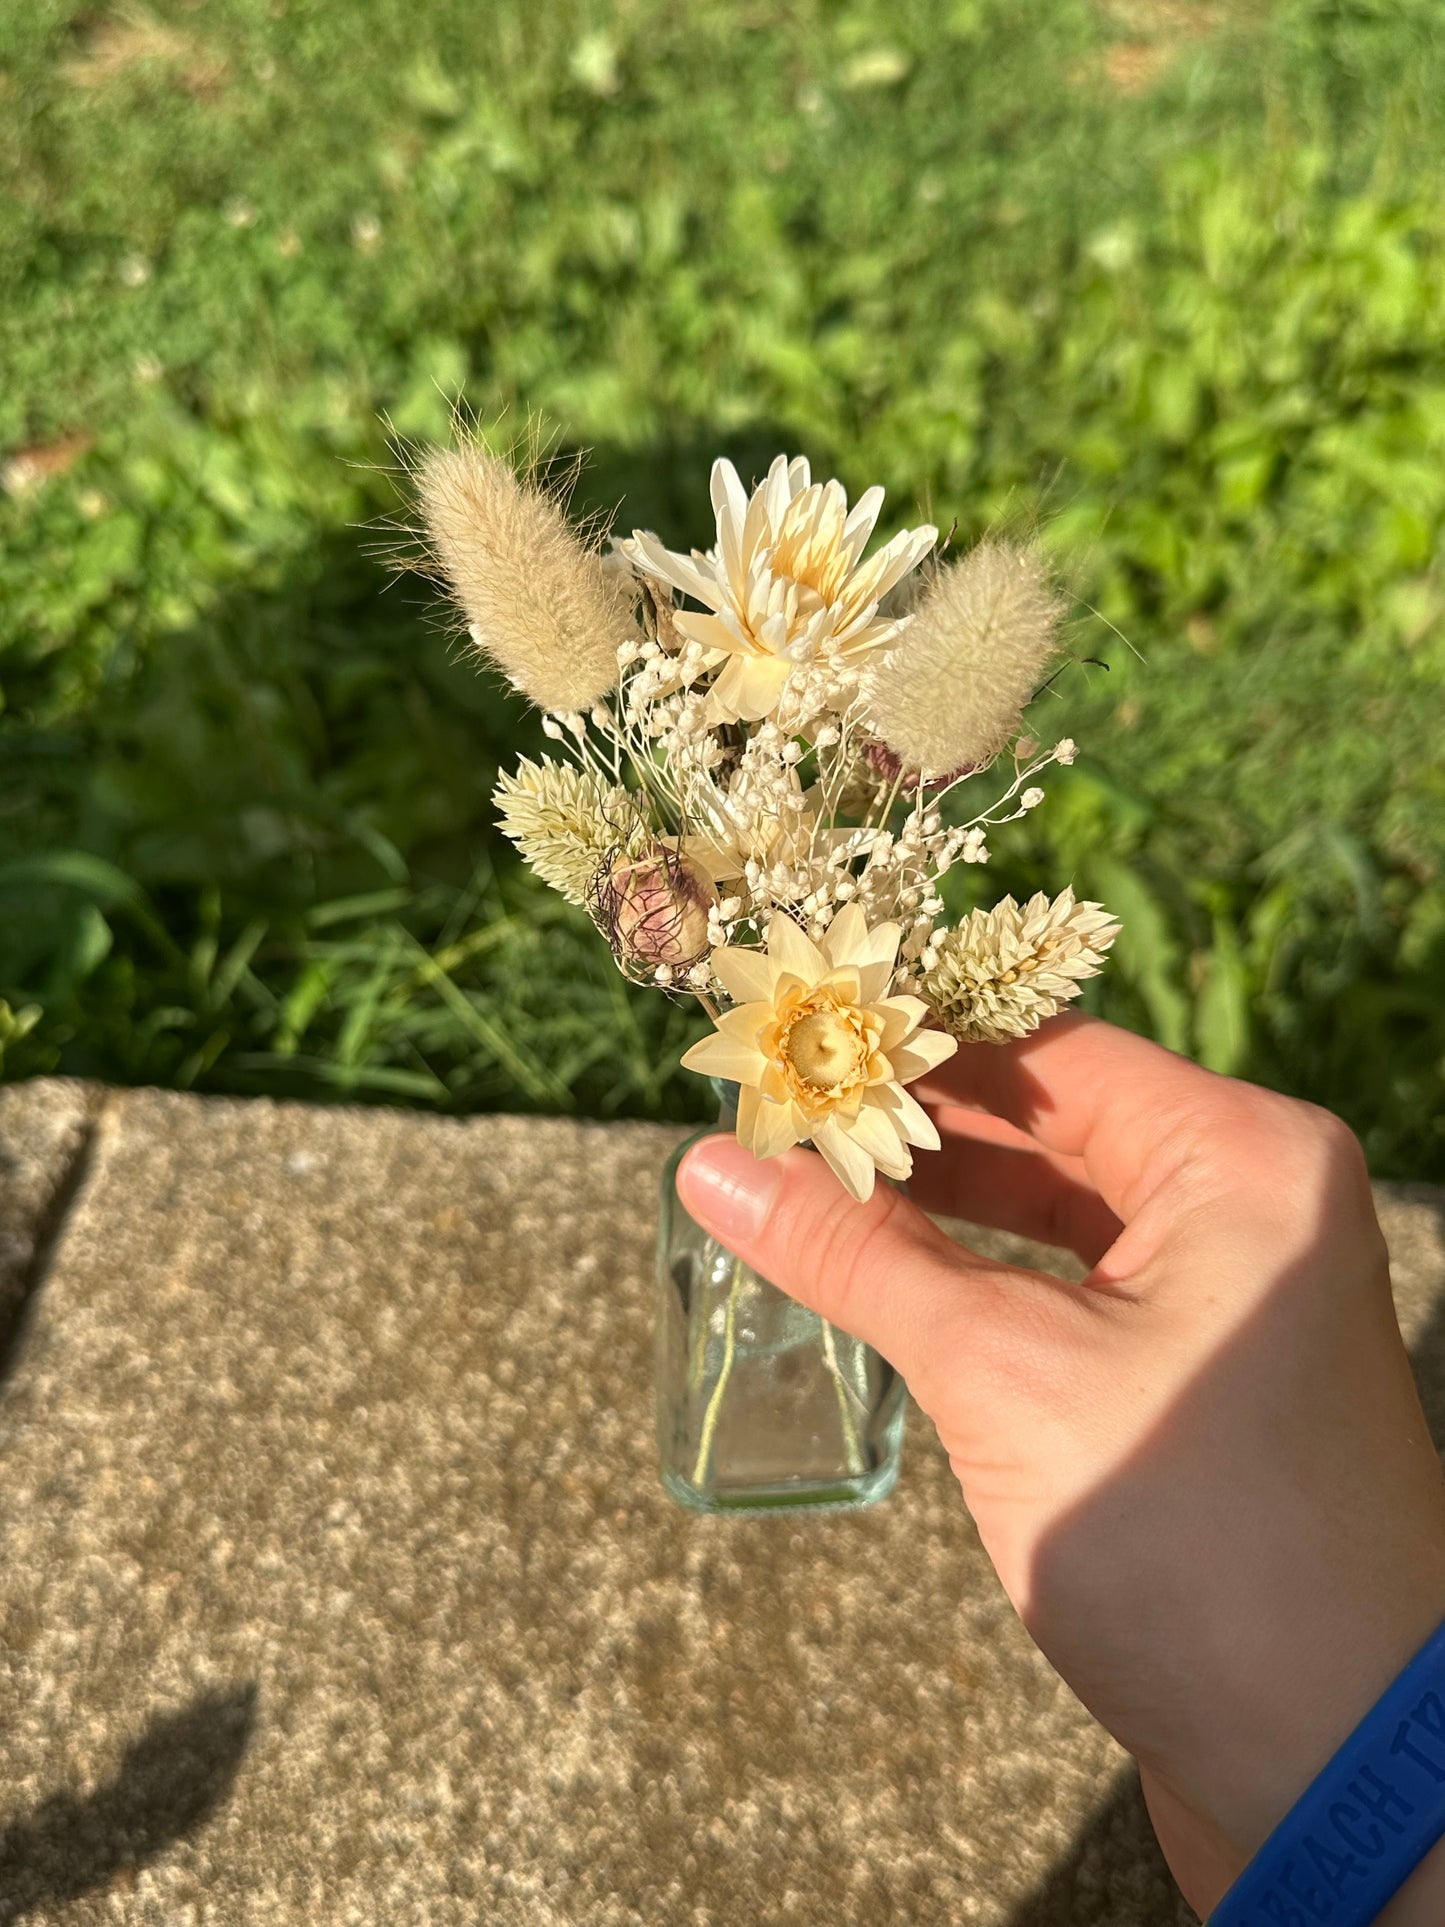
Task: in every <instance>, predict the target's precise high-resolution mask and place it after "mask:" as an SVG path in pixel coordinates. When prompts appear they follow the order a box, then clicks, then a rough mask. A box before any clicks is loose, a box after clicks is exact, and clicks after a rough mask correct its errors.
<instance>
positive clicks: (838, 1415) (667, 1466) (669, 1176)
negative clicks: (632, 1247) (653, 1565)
mask: <svg viewBox="0 0 1445 1927" xmlns="http://www.w3.org/2000/svg"><path fill="white" fill-rule="evenodd" d="M720 1100H721V1115H720V1117H719V1120H718V1123H717V1124H716V1125H713V1126H711V1127H709V1129H708V1130H703V1131H699V1132H697V1133H696V1135H695V1136H693V1137H691V1138H689V1139H688V1141H687V1143H686V1144H684V1145H682V1146H680V1147H679V1149H678V1150H677V1152H676V1153H675V1154H674V1156H673V1157H672V1158H671V1159H670V1160H669V1162H668V1165H667V1168H666V1170H665V1171H664V1172H663V1176H662V1213H661V1218H660V1221H659V1224H658V1234H657V1288H658V1307H657V1313H658V1315H657V1439H658V1449H659V1452H660V1455H661V1461H662V1482H663V1484H664V1485H665V1486H666V1488H667V1490H668V1491H669V1492H670V1493H671V1494H672V1496H673V1498H675V1499H676V1500H678V1502H679V1503H680V1504H682V1505H685V1506H688V1507H689V1508H691V1509H692V1510H693V1511H695V1512H761V1511H770V1510H773V1509H774V1508H776V1507H782V1506H830V1507H831V1506H844V1507H848V1506H865V1505H872V1504H873V1503H875V1501H877V1500H879V1499H881V1498H883V1497H885V1496H886V1494H887V1493H889V1492H890V1491H891V1490H892V1488H893V1484H894V1481H895V1480H896V1479H897V1477H898V1459H899V1453H900V1450H901V1448H902V1444H903V1400H904V1386H903V1381H902V1379H901V1378H900V1377H899V1376H898V1374H897V1372H895V1371H894V1369H893V1367H892V1366H891V1365H890V1364H889V1363H888V1362H887V1360H886V1359H883V1358H881V1357H880V1356H879V1355H878V1353H877V1352H875V1351H874V1350H873V1349H872V1347H871V1346H868V1345H864V1344H861V1343H860V1342H859V1340H857V1339H856V1338H850V1337H849V1336H848V1335H847V1333H846V1332H841V1331H838V1330H837V1329H836V1328H835V1327H834V1326H832V1325H830V1324H828V1323H827V1321H826V1320H824V1319H822V1318H820V1317H819V1316H818V1314H817V1313H816V1312H813V1311H809V1310H807V1309H806V1308H805V1307H804V1306H802V1305H800V1304H798V1303H797V1301H796V1300H795V1299H792V1298H789V1297H788V1296H787V1294H786V1293H785V1292H782V1291H779V1290H778V1288H777V1286H776V1285H771V1284H769V1283H768V1281H767V1279H766V1278H760V1277H759V1276H758V1274H757V1272H755V1271H754V1270H752V1268H751V1267H750V1266H748V1265H745V1264H744V1263H743V1262H742V1260H741V1259H740V1258H735V1257H734V1256H733V1254H732V1253H731V1252H730V1251H728V1250H727V1249H726V1248H725V1247H724V1246H723V1245H721V1244H719V1243H718V1241H717V1239H716V1238H714V1237H712V1236H711V1235H710V1234H709V1233H708V1232H706V1231H704V1230H703V1228H702V1227H701V1225H699V1224H698V1223H696V1221H695V1220H694V1219H693V1218H691V1217H690V1216H689V1215H688V1213H687V1211H686V1209H685V1208H684V1206H683V1203H682V1200H681V1198H680V1197H679V1196H678V1192H677V1167H678V1165H679V1164H680V1163H681V1162H682V1158H683V1154H684V1153H685V1152H686V1151H687V1150H688V1149H689V1148H690V1146H691V1145H693V1144H696V1143H697V1142H698V1140H699V1139H700V1138H704V1137H707V1136H709V1135H710V1134H711V1133H712V1132H714V1131H717V1132H728V1133H731V1132H732V1131H733V1130H734V1129H735V1128H736V1122H737V1110H736V1103H737V1093H736V1088H735V1087H731V1086H727V1085H724V1086H722V1087H721V1089H720Z"/></svg>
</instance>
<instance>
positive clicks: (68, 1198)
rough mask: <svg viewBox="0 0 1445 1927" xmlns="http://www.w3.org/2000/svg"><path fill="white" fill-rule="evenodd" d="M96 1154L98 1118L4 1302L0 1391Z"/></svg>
mask: <svg viewBox="0 0 1445 1927" xmlns="http://www.w3.org/2000/svg"><path fill="white" fill-rule="evenodd" d="M94 1154H95V1119H94V1118H93V1117H91V1118H88V1119H87V1120H86V1122H85V1123H84V1124H83V1125H82V1126H81V1135H80V1141H79V1144H78V1145H77V1147H76V1151H75V1154H74V1156H73V1157H72V1158H71V1160H70V1163H69V1165H68V1166H67V1168H66V1170H65V1172H64V1174H63V1176H62V1177H61V1179H60V1182H59V1183H58V1184H57V1185H56V1187H55V1189H54V1191H53V1192H52V1193H51V1195H50V1197H49V1199H48V1201H47V1202H46V1206H45V1210H44V1212H43V1213H42V1215H41V1218H40V1221H39V1223H38V1224H37V1225H36V1227H35V1236H34V1241H33V1243H32V1246H31V1252H30V1259H29V1262H28V1263H27V1264H26V1265H25V1267H24V1269H23V1270H22V1272H21V1274H20V1276H19V1278H18V1279H17V1280H15V1282H14V1284H13V1286H12V1287H11V1289H10V1290H8V1291H7V1292H6V1293H5V1295H4V1297H3V1299H0V1388H3V1387H4V1386H5V1384H6V1382H7V1381H8V1379H9V1378H10V1375H11V1373H12V1372H13V1371H14V1369H15V1365H16V1362H17V1360H18V1359H19V1356H20V1352H21V1349H22V1347H23V1345H24V1342H25V1332H26V1328H27V1326H28V1324H29V1322H30V1317H31V1314H32V1312H33V1310H34V1306H35V1300H36V1296H37V1294H38V1293H39V1290H40V1287H41V1286H42V1285H43V1284H44V1282H45V1279H46V1277H47V1275H48V1274H49V1271H50V1267H51V1264H52V1262H53V1261H54V1258H55V1252H56V1248H57V1246H58V1245H59V1243H60V1240H61V1237H62V1236H63V1235H64V1231H65V1224H66V1219H67V1218H68V1217H69V1215H70V1207H71V1206H72V1205H73V1204H74V1202H75V1200H76V1198H77V1197H78V1196H79V1194H80V1190H81V1187H82V1186H83V1185H84V1183H85V1180H86V1178H87V1177H88V1175H89V1173H90V1167H91V1163H92V1161H93V1158H94ZM4 1177H5V1172H4V1169H3V1167H0V1183H3V1181H4Z"/></svg>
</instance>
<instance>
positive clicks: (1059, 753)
mask: <svg viewBox="0 0 1445 1927" xmlns="http://www.w3.org/2000/svg"><path fill="white" fill-rule="evenodd" d="M1078 753H1079V746H1078V744H1077V743H1076V742H1075V741H1074V739H1073V737H1072V736H1061V737H1060V738H1059V740H1058V742H1056V743H1055V744H1054V761H1055V762H1056V763H1072V762H1073V760H1074V758H1075V757H1076V756H1077V755H1078Z"/></svg>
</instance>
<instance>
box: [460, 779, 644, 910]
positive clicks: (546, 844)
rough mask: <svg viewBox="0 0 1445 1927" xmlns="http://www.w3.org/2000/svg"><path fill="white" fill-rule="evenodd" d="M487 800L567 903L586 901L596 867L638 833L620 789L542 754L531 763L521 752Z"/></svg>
mask: <svg viewBox="0 0 1445 1927" xmlns="http://www.w3.org/2000/svg"><path fill="white" fill-rule="evenodd" d="M492 801H493V802H494V803H495V804H496V806H497V812H498V815H499V816H500V818H501V824H502V829H503V831H504V832H505V834H506V835H507V836H509V837H510V838H511V839H512V841H513V842H514V843H515V844H516V846H517V848H518V849H519V850H520V851H521V852H522V855H523V856H524V857H525V858H526V859H527V861H528V863H530V864H531V866H532V868H533V869H534V870H535V871H536V872H537V875H538V876H539V877H541V879H542V881H543V882H544V883H549V884H551V886H552V888H553V889H554V890H560V891H561V893H562V895H563V896H564V897H566V899H567V901H568V902H569V903H586V901H587V893H588V890H589V888H590V886H591V884H592V882H593V880H594V878H595V877H596V876H597V873H598V872H599V870H601V869H602V868H603V866H604V865H605V864H607V863H610V862H611V861H612V860H613V859H614V858H615V857H616V855H617V852H618V849H619V847H622V848H625V847H627V845H628V843H629V840H630V839H632V838H634V837H635V836H636V834H637V828H636V810H635V807H634V805H633V802H632V799H631V797H630V796H629V795H628V793H627V791H626V790H625V789H621V788H619V787H613V786H611V785H609V784H606V783H604V782H603V781H602V780H601V778H600V777H597V776H594V775H593V774H592V772H591V770H580V769H574V768H573V767H572V766H571V765H570V764H568V763H553V762H550V761H549V760H548V759H547V758H546V757H543V759H542V761H541V762H540V763H532V762H529V761H528V760H527V758H526V757H525V756H524V757H523V758H522V759H521V761H520V762H519V763H518V765H517V770H516V774H515V775H511V776H509V775H507V774H506V773H505V772H503V774H502V778H501V780H500V782H499V783H498V784H497V787H496V789H495V791H494V792H493V795H492Z"/></svg>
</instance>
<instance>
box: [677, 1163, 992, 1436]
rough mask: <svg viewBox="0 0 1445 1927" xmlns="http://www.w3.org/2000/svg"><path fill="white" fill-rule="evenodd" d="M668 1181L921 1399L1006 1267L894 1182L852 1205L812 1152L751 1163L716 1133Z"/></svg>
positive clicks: (776, 1280) (707, 1221) (732, 1246)
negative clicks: (963, 1240)
mask: <svg viewBox="0 0 1445 1927" xmlns="http://www.w3.org/2000/svg"><path fill="white" fill-rule="evenodd" d="M677 1188H678V1191H679V1193H680V1194H681V1197H682V1201H683V1204H684V1205H685V1206H686V1207H687V1209H688V1211H689V1212H690V1213H691V1214H692V1216H693V1217H694V1218H695V1219H696V1220H697V1222H698V1223H699V1224H700V1225H702V1226H703V1228H704V1229H705V1230H707V1231H710V1232H712V1234H713V1235H714V1237H716V1238H718V1239H720V1240H721V1242H722V1243H723V1244H725V1245H726V1246H727V1247H728V1249H729V1250H730V1251H731V1252H733V1253H734V1254H735V1255H736V1256H737V1257H739V1258H741V1259H743V1261H744V1262H745V1263H746V1264H749V1265H751V1266H752V1267H753V1269H754V1270H755V1271H757V1272H759V1273H760V1274H761V1275H762V1276H763V1277H764V1278H767V1279H769V1280H770V1281H771V1282H772V1283H773V1284H775V1285H777V1286H778V1287H779V1288H780V1289H781V1290H783V1291H785V1292H787V1293H788V1295H789V1296H790V1297H793V1298H796V1299H797V1300H798V1301H799V1302H800V1303H801V1304H804V1305H807V1306H808V1307H809V1308H810V1309H811V1310H813V1311H816V1312H818V1313H819V1314H820V1315H821V1316H822V1317H824V1318H826V1319H827V1320H828V1322H829V1323H830V1324H833V1325H837V1326H838V1328H839V1329H840V1330H841V1331H846V1332H851V1333H852V1335H853V1336H854V1337H855V1338H861V1339H862V1340H863V1341H864V1342H865V1343H866V1344H869V1345H871V1346H872V1347H873V1348H874V1350H875V1351H878V1352H881V1353H882V1354H883V1356H884V1357H885V1358H886V1359H888V1360H889V1362H890V1363H891V1364H892V1365H894V1366H895V1367H896V1368H897V1370H898V1371H900V1372H901V1373H902V1374H903V1376H904V1378H905V1379H907V1381H908V1383H909V1385H910V1386H911V1387H912V1389H913V1392H914V1395H915V1397H917V1398H919V1399H920V1401H921V1402H922V1403H923V1404H924V1405H925V1406H927V1405H928V1402H929V1401H928V1396H927V1391H926V1386H927V1382H928V1380H929V1379H930V1377H933V1378H937V1376H938V1374H939V1373H940V1371H941V1370H946V1369H947V1365H948V1362H949V1360H950V1359H953V1360H956V1359H957V1357H958V1355H959V1349H958V1347H957V1346H955V1345H954V1344H953V1343H952V1342H951V1341H952V1340H953V1339H954V1338H955V1337H958V1338H960V1339H961V1337H962V1330H963V1327H964V1326H965V1324H967V1325H969V1326H972V1325H974V1323H975V1321H976V1318H977V1314H978V1312H979V1310H980V1309H981V1306H980V1302H979V1301H980V1297H981V1296H983V1297H986V1298H996V1296H997V1293H998V1289H999V1285H1000V1284H1001V1283H1002V1280H1003V1278H1004V1276H1005V1275H1007V1274H1008V1273H1009V1272H1010V1270H1011V1267H1009V1266H1004V1265H994V1264H991V1263H990V1262H989V1261H988V1260H987V1259H984V1258H980V1257H978V1256H977V1255H976V1254H975V1253H973V1252H970V1251H966V1250H965V1249H964V1248H963V1247H962V1246H960V1245H956V1244H954V1243H953V1242H952V1240H951V1239H949V1238H946V1237H945V1236H944V1234H943V1233H942V1232H941V1231H940V1230H939V1229H938V1227H937V1226H936V1225H934V1224H933V1223H932V1222H931V1221H930V1220H929V1219H928V1218H926V1217H925V1216H924V1214H923V1213H922V1212H921V1211H920V1210H919V1209H918V1207H917V1206H916V1205H913V1204H910V1203H909V1202H908V1200H907V1198H905V1197H904V1196H903V1194H902V1192H901V1191H896V1190H894V1189H893V1187H892V1186H891V1185H879V1186H878V1187H877V1189H876V1190H875V1191H874V1193H873V1196H872V1197H871V1198H870V1199H869V1200H868V1202H867V1203H866V1204H859V1203H857V1202H856V1201H855V1200H854V1199H853V1198H851V1197H849V1195H848V1194H847V1192H846V1191H844V1189H843V1187H842V1186H841V1185H840V1184H839V1182H838V1180H837V1178H835V1177H834V1175H833V1173H832V1172H831V1171H830V1170H829V1169H828V1167H827V1165H826V1164H825V1163H824V1162H823V1160H822V1158H820V1157H818V1156H817V1155H816V1154H815V1153H814V1152H811V1151H804V1150H792V1151H786V1152H784V1154H783V1155H782V1156H781V1157H776V1158H769V1159H766V1160H759V1159H757V1158H755V1157H754V1156H753V1155H752V1153H751V1152H750V1151H748V1150H746V1149H745V1148H744V1146H742V1145H741V1144H739V1143H738V1141H737V1139H736V1138H734V1137H726V1136H723V1135H722V1134H721V1133H719V1134H718V1135H717V1136H715V1137H707V1138H704V1139H703V1140H702V1141H701V1142H700V1143H698V1144H695V1145H694V1146H693V1148H692V1149H691V1150H690V1151H689V1152H688V1154H687V1156H686V1157H685V1158H684V1159H683V1161H682V1164H681V1166H680V1167H679V1169H678V1174H677Z"/></svg>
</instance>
